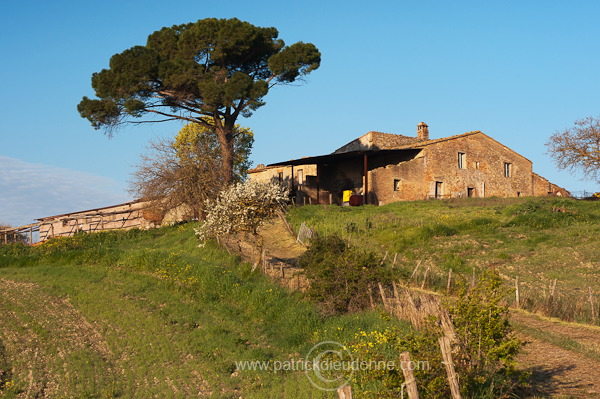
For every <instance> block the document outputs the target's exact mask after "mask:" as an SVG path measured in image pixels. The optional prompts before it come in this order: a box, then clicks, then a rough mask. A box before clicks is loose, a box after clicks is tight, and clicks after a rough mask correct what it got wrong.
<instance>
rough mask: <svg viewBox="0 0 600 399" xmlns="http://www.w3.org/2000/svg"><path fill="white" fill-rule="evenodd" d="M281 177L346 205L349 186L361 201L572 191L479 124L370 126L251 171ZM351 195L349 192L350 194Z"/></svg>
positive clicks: (300, 193)
mask: <svg viewBox="0 0 600 399" xmlns="http://www.w3.org/2000/svg"><path fill="white" fill-rule="evenodd" d="M249 175H250V178H251V179H257V180H272V181H279V182H281V183H283V184H286V185H288V186H289V187H290V188H291V191H292V195H293V197H294V198H295V201H296V203H297V204H299V205H301V204H338V205H340V204H343V203H344V202H345V200H347V199H348V198H347V197H346V198H344V192H346V193H347V194H349V193H348V192H349V191H351V192H352V194H354V195H355V196H356V195H360V196H362V198H361V200H362V202H363V203H367V204H374V205H383V204H387V203H391V202H396V201H406V200H422V199H433V198H440V199H442V198H464V197H519V196H541V195H556V196H570V194H569V192H568V191H566V190H565V189H563V188H561V187H558V186H556V185H555V184H552V183H550V182H549V181H548V180H546V179H545V178H543V177H541V176H539V175H537V174H536V173H534V172H533V170H532V162H531V161H530V160H529V159H527V158H525V157H524V156H522V155H519V154H518V153H517V152H515V151H513V150H511V149H510V148H508V147H506V146H505V145H503V144H501V143H499V142H498V141H496V140H494V139H493V138H491V137H489V136H488V135H486V134H484V133H482V132H480V131H473V132H468V133H464V134H459V135H456V136H450V137H444V138H440V139H430V138H429V128H428V126H427V125H426V124H425V123H424V122H421V123H419V125H418V126H417V136H416V137H409V136H403V135H398V134H388V133H380V132H369V133H367V134H365V135H363V136H361V137H359V138H357V139H356V140H353V141H351V142H349V143H347V144H346V145H344V146H342V147H340V148H338V149H337V150H335V151H334V152H332V153H331V154H327V155H320V156H312V157H305V158H300V159H293V160H290V161H286V162H278V163H275V164H271V165H268V166H264V165H259V166H258V167H257V168H255V169H252V170H250V171H249ZM347 194H346V195H347Z"/></svg>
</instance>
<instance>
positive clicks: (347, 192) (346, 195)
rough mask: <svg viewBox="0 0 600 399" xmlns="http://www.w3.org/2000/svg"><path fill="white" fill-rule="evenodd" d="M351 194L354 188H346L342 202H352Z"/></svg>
mask: <svg viewBox="0 0 600 399" xmlns="http://www.w3.org/2000/svg"><path fill="white" fill-rule="evenodd" d="M351 196H352V190H344V191H343V192H342V202H350V197H351Z"/></svg>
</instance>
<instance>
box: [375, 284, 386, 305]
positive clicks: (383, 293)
mask: <svg viewBox="0 0 600 399" xmlns="http://www.w3.org/2000/svg"><path fill="white" fill-rule="evenodd" d="M377 285H378V286H379V293H380V294H381V300H382V301H383V308H384V309H386V310H387V308H388V306H387V299H386V297H385V291H384V290H383V287H382V286H381V283H377Z"/></svg>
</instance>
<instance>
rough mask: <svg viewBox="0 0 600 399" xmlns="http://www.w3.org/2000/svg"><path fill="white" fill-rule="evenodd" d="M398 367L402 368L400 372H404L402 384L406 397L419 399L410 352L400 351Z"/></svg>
mask: <svg viewBox="0 0 600 399" xmlns="http://www.w3.org/2000/svg"><path fill="white" fill-rule="evenodd" d="M400 368H401V369H402V374H404V386H405V387H406V392H407V393H408V399H419V390H418V389H417V380H415V374H414V373H413V369H412V363H411V361H410V354H409V353H408V352H402V353H401V354H400Z"/></svg>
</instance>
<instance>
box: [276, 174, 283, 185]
mask: <svg viewBox="0 0 600 399" xmlns="http://www.w3.org/2000/svg"><path fill="white" fill-rule="evenodd" d="M277 178H278V179H279V183H283V172H279V173H278V174H277Z"/></svg>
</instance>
